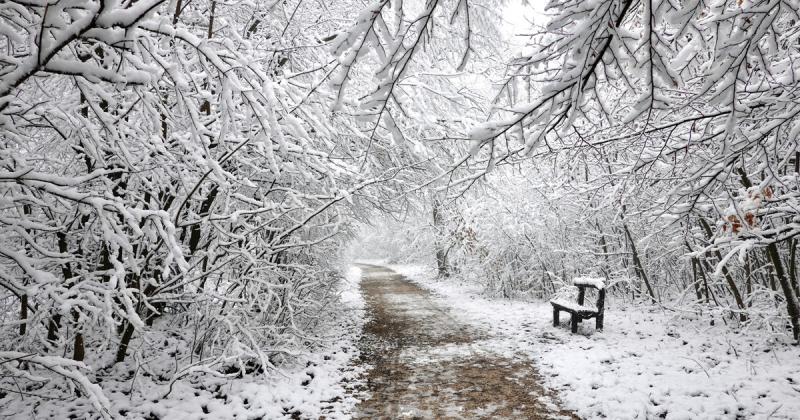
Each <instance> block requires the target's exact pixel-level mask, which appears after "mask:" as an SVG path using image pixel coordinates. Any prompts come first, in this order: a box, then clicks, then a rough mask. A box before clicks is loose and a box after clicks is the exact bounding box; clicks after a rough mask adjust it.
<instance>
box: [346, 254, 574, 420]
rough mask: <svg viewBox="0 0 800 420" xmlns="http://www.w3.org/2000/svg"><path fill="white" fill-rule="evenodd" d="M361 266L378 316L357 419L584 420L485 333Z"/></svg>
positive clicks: (369, 338) (364, 346)
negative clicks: (489, 343) (493, 347)
mask: <svg viewBox="0 0 800 420" xmlns="http://www.w3.org/2000/svg"><path fill="white" fill-rule="evenodd" d="M359 267H360V268H361V270H362V273H363V274H362V280H361V292H362V294H363V296H364V299H365V300H366V304H367V314H368V316H369V317H370V319H369V322H368V323H367V325H366V326H365V331H364V337H363V339H362V342H361V343H360V346H361V352H362V362H363V363H366V364H368V365H370V366H372V369H371V370H370V372H369V374H368V377H367V384H366V386H367V389H366V392H367V396H368V399H366V400H364V401H362V402H361V403H360V404H359V406H358V408H357V414H356V416H355V417H356V418H369V419H377V418H380V419H398V418H412V419H429V418H435V419H464V418H467V419H473V418H493V419H496V418H507V419H550V418H577V417H575V416H574V415H572V414H571V413H569V412H566V411H563V410H559V409H558V408H557V407H556V405H555V404H554V403H553V401H554V398H553V395H552V393H550V392H548V391H547V390H545V389H544V388H543V387H542V386H541V385H540V383H539V378H538V374H537V373H536V371H535V369H534V367H533V366H531V364H530V363H529V362H527V361H526V360H524V359H522V358H520V359H508V358H505V357H502V356H499V355H496V354H493V353H492V352H491V351H490V350H489V349H487V348H486V346H482V345H481V344H482V341H483V340H484V338H486V337H485V333H483V332H482V331H478V330H474V329H471V328H470V327H469V326H467V325H464V324H462V323H460V322H458V321H456V320H455V319H454V318H453V317H452V316H451V314H450V313H449V310H448V309H447V308H444V307H442V306H440V305H438V304H436V303H435V302H433V301H432V300H431V295H430V292H428V291H427V290H425V289H423V288H421V287H419V286H417V285H415V284H413V283H411V282H409V281H408V280H406V279H405V278H404V277H403V276H401V275H399V274H397V273H395V272H393V271H391V270H389V269H387V268H383V267H378V266H372V265H359Z"/></svg>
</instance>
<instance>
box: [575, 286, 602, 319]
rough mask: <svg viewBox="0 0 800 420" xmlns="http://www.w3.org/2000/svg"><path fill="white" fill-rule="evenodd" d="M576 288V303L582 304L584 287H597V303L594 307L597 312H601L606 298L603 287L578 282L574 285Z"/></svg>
mask: <svg viewBox="0 0 800 420" xmlns="http://www.w3.org/2000/svg"><path fill="white" fill-rule="evenodd" d="M575 287H577V288H578V305H581V306H582V305H583V301H584V300H585V299H586V288H587V287H591V288H592V289H597V303H596V304H595V307H596V308H597V312H600V313H602V312H603V307H604V306H605V300H606V289H605V288H604V287H597V286H594V285H587V284H578V285H575Z"/></svg>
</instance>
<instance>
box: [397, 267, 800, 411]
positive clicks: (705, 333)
mask: <svg viewBox="0 0 800 420" xmlns="http://www.w3.org/2000/svg"><path fill="white" fill-rule="evenodd" d="M391 268H392V269H394V270H396V271H399V272H400V273H402V274H404V275H406V276H407V277H409V278H410V279H411V280H413V281H415V282H417V283H418V284H421V285H423V286H425V287H427V288H429V289H431V290H433V291H434V292H435V295H436V296H437V299H440V300H441V301H442V303H444V304H446V305H449V306H452V307H453V308H454V309H455V310H454V311H453V313H454V314H456V316H458V317H460V318H461V319H462V320H464V321H466V322H469V323H471V324H473V325H476V326H479V327H482V328H483V329H485V330H487V331H488V332H489V333H490V335H491V336H492V338H491V340H492V341H493V343H491V345H492V346H494V347H495V348H496V350H497V351H500V352H506V353H507V354H508V355H516V356H519V355H525V356H526V357H529V358H531V359H533V360H534V361H535V363H536V364H537V365H538V367H539V370H540V373H541V374H542V376H543V378H544V379H545V381H546V382H547V385H549V386H550V387H552V388H554V389H556V390H557V391H558V393H559V395H560V397H561V399H562V400H563V402H564V404H565V406H566V408H570V409H573V410H575V411H576V412H577V413H578V415H579V416H581V417H583V418H602V417H605V418H615V419H646V418H667V419H700V418H703V419H750V418H755V419H766V418H773V419H779V418H780V419H791V418H793V419H797V418H800V348H798V347H797V346H792V345H789V344H786V343H785V342H781V340H776V339H775V337H774V336H772V335H769V334H768V333H766V332H759V331H740V332H737V331H735V330H733V329H731V328H728V327H726V326H724V325H721V324H722V323H717V325H716V326H710V325H709V324H708V322H707V321H705V320H701V319H698V318H697V317H695V316H694V315H693V314H686V313H674V312H670V311H665V310H662V309H657V308H652V307H645V308H619V307H616V306H615V302H614V299H613V297H610V298H609V299H608V300H607V303H606V307H607V310H606V317H605V329H604V331H602V332H599V333H596V332H595V331H594V322H593V320H590V321H588V322H584V323H582V324H581V328H580V330H579V334H576V335H572V334H570V333H569V330H568V328H564V327H563V326H562V327H561V328H554V327H553V326H552V309H551V307H550V305H549V304H548V303H547V302H523V301H510V300H501V299H489V298H486V297H483V296H482V295H481V293H480V289H479V287H478V286H476V285H474V284H466V283H463V282H459V280H458V279H457V278H456V279H451V280H446V281H439V280H436V279H435V274H434V273H433V272H432V271H430V270H428V269H426V268H424V267H420V266H413V265H394V266H391ZM563 318H566V317H562V319H563Z"/></svg>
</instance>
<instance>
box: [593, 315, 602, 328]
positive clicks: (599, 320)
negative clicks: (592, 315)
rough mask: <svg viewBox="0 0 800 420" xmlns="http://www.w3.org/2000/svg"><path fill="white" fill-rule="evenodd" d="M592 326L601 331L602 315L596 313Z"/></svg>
mask: <svg viewBox="0 0 800 420" xmlns="http://www.w3.org/2000/svg"><path fill="white" fill-rule="evenodd" d="M594 327H595V329H596V330H597V331H603V315H597V318H596V319H595V324H594Z"/></svg>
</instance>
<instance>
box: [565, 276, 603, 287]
mask: <svg viewBox="0 0 800 420" xmlns="http://www.w3.org/2000/svg"><path fill="white" fill-rule="evenodd" d="M572 284H574V285H575V286H589V287H594V288H597V290H603V289H605V288H606V283H605V282H604V281H603V279H602V278H600V277H575V279H574V280H572Z"/></svg>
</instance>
